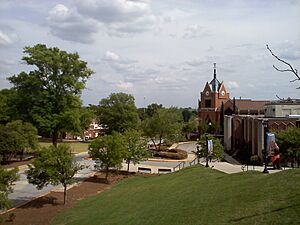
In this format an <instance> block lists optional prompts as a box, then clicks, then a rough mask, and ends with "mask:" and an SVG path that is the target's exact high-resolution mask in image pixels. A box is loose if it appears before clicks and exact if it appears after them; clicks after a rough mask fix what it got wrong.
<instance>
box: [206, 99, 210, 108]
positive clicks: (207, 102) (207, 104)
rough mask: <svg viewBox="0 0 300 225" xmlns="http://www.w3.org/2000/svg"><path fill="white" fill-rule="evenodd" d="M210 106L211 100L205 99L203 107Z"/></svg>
mask: <svg viewBox="0 0 300 225" xmlns="http://www.w3.org/2000/svg"><path fill="white" fill-rule="evenodd" d="M210 107H211V100H205V108H210Z"/></svg>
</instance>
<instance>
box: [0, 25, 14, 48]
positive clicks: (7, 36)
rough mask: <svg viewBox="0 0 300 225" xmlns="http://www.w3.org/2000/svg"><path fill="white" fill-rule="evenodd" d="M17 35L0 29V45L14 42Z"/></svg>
mask: <svg viewBox="0 0 300 225" xmlns="http://www.w3.org/2000/svg"><path fill="white" fill-rule="evenodd" d="M16 38H17V35H16V34H14V33H11V32H5V31H4V30H1V29H0V45H11V44H13V43H14V42H15V40H16Z"/></svg>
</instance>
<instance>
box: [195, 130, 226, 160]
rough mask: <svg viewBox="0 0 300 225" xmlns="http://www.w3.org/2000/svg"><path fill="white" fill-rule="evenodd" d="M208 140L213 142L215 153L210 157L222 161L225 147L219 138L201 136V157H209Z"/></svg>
mask: <svg viewBox="0 0 300 225" xmlns="http://www.w3.org/2000/svg"><path fill="white" fill-rule="evenodd" d="M207 140H212V141H213V153H212V154H211V155H210V156H211V157H212V158H214V159H220V158H222V156H223V146H222V144H221V142H220V140H219V139H218V138H215V137H213V136H211V135H207V138H206V136H205V135H201V138H200V140H199V141H198V144H199V145H200V146H201V148H200V157H208V156H209V155H208V150H207V143H206V141H207Z"/></svg>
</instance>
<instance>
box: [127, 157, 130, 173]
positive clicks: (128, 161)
mask: <svg viewBox="0 0 300 225" xmlns="http://www.w3.org/2000/svg"><path fill="white" fill-rule="evenodd" d="M129 165H130V160H127V172H129Z"/></svg>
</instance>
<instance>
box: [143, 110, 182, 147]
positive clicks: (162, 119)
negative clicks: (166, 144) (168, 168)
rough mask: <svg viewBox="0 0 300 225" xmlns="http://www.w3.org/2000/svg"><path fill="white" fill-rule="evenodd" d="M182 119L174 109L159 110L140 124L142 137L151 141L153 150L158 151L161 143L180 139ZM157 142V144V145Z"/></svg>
mask: <svg viewBox="0 0 300 225" xmlns="http://www.w3.org/2000/svg"><path fill="white" fill-rule="evenodd" d="M181 128H182V117H181V115H180V113H178V110H177V109H176V108H170V109H165V108H160V109H157V111H156V113H154V114H153V116H152V117H148V118H146V119H145V120H144V121H143V123H142V129H143V132H144V135H145V136H147V137H148V138H150V139H151V141H152V142H153V144H154V146H155V149H156V150H160V146H161V144H162V141H163V140H164V139H165V140H169V141H177V140H179V139H180V138H182V133H181ZM157 141H158V144H157Z"/></svg>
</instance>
